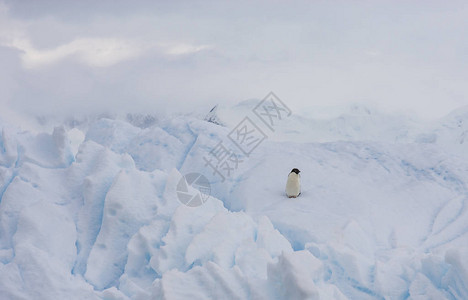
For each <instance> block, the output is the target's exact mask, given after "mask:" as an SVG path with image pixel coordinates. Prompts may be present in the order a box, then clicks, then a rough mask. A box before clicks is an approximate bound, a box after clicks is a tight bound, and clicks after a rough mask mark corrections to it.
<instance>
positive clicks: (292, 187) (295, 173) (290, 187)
mask: <svg viewBox="0 0 468 300" xmlns="http://www.w3.org/2000/svg"><path fill="white" fill-rule="evenodd" d="M299 172H301V171H299V169H296V168H294V169H292V171H291V173H289V175H288V181H287V182H286V195H287V196H288V197H289V198H296V197H297V196H299V195H300V194H301V175H299Z"/></svg>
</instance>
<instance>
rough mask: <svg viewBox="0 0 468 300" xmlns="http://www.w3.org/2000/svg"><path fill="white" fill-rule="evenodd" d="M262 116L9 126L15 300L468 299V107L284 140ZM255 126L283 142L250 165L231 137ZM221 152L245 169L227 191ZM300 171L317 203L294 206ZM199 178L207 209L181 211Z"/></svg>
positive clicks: (6, 199)
mask: <svg viewBox="0 0 468 300" xmlns="http://www.w3.org/2000/svg"><path fill="white" fill-rule="evenodd" d="M256 103H258V101H256V100H249V101H246V102H242V103H240V104H238V105H236V106H234V107H232V108H227V107H216V109H215V110H214V111H212V112H210V113H209V117H210V119H212V120H217V123H222V124H224V125H225V126H220V125H219V124H215V123H213V122H207V121H205V120H203V116H202V117H200V118H199V117H197V116H193V115H192V116H191V115H179V116H171V117H168V118H167V119H162V118H154V117H151V116H140V117H138V116H134V117H131V118H130V117H129V116H126V117H123V118H120V117H115V118H114V117H109V116H108V117H102V118H89V123H86V122H84V123H80V124H79V126H72V125H70V124H72V123H73V122H62V123H60V122H59V124H56V126H55V127H54V128H53V129H50V130H49V129H46V128H44V129H43V130H42V131H41V129H40V128H36V130H37V132H32V131H23V130H21V129H19V128H18V127H15V126H17V125H18V124H5V123H1V124H0V126H1V127H2V128H1V129H2V131H1V132H2V134H1V138H0V295H2V297H1V298H2V299H3V298H5V299H186V298H194V299H221V298H222V299H408V298H410V299H466V298H468V288H467V287H468V255H467V253H468V209H467V206H466V201H467V199H468V189H467V186H466V183H467V180H468V162H467V161H468V160H467V158H468V154H467V153H468V148H467V147H468V144H467V143H466V141H465V137H466V132H467V130H468V129H465V128H467V127H466V125H465V124H466V123H467V122H468V114H467V113H466V111H467V110H466V108H461V109H459V110H458V111H455V112H453V113H452V114H450V115H448V116H446V117H445V118H443V119H440V120H434V121H418V120H415V119H412V118H411V117H410V116H406V115H396V114H385V113H382V112H378V111H376V110H373V109H369V108H366V107H363V106H351V107H348V108H345V109H344V110H343V111H342V112H341V113H337V112H336V111H332V112H330V113H328V114H324V113H323V112H320V113H316V114H313V113H306V112H305V111H304V112H300V113H299V114H293V115H292V116H290V117H289V118H286V119H284V120H282V122H281V123H279V124H278V126H277V127H275V131H274V132H273V131H271V130H269V129H268V127H267V126H265V124H262V122H261V121H260V120H258V118H257V119H255V118H256V116H255V115H254V114H253V113H252V111H251V110H252V109H253V108H254V107H255V105H256ZM246 116H248V117H249V118H251V120H254V121H255V122H256V125H257V126H259V128H261V130H262V131H264V133H265V134H266V135H267V139H266V140H265V141H263V142H262V143H261V144H260V145H259V146H258V147H257V148H255V149H254V150H253V151H252V153H251V154H250V155H249V156H246V155H242V152H241V151H240V150H239V149H238V148H236V145H235V144H234V143H233V141H232V140H230V139H229V138H228V135H229V133H230V131H231V130H232V128H234V127H235V126H236V125H237V123H238V122H240V121H241V120H242V119H244V117H246ZM0 119H1V118H0ZM218 121H219V122H218ZM220 142H222V143H223V145H225V146H226V147H227V148H229V149H231V150H233V151H237V153H238V154H239V158H240V162H239V164H238V167H237V169H235V170H233V171H232V173H231V174H230V176H227V177H226V178H225V180H222V179H221V178H220V177H219V176H218V175H217V174H216V173H215V172H213V170H212V169H211V168H210V167H209V166H207V164H206V161H205V160H204V157H206V156H207V155H209V153H210V151H212V149H213V148H214V147H216V145H219V143H220ZM292 168H299V169H300V170H301V181H302V194H301V195H300V196H299V197H298V198H295V199H288V198H287V197H286V196H285V192H284V187H285V184H286V178H287V175H288V174H289V172H290V170H291V169H292ZM191 172H198V173H201V174H203V175H204V176H206V177H207V178H208V180H209V182H210V183H211V197H210V198H209V199H208V201H207V202H206V203H204V204H203V205H201V206H197V207H189V206H185V205H183V204H181V203H180V202H179V201H178V198H177V192H176V187H177V184H178V182H179V181H180V180H182V178H183V175H185V174H187V173H191Z"/></svg>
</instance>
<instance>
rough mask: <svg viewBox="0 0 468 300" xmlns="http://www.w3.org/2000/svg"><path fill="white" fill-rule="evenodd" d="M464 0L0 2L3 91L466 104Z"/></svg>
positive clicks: (26, 104) (46, 95) (23, 99)
mask: <svg viewBox="0 0 468 300" xmlns="http://www.w3.org/2000/svg"><path fill="white" fill-rule="evenodd" d="M466 3H468V2H467V1H405V2H404V3H403V1H294V2H293V1H257V2H251V1H230V2H227V1H226V2H224V1H203V2H195V1H182V2H173V1H159V2H154V1H147V2H143V1H138V2H136V1H87V0H85V1H83V0H81V1H25V0H20V1H4V0H0V104H1V106H2V107H3V108H4V109H6V108H7V107H8V108H11V109H14V110H15V111H20V112H24V113H34V114H50V113H52V114H64V113H65V114H73V113H85V112H93V113H94V112H105V111H111V112H127V111H131V112H154V113H157V112H161V111H162V110H163V108H164V107H167V108H168V109H169V110H183V111H190V110H191V109H193V108H194V107H200V106H207V107H210V106H211V105H213V104H216V103H224V104H229V103H236V102H239V101H242V100H246V99H249V98H262V97H263V96H265V95H266V94H267V93H268V92H269V91H274V92H275V93H276V94H277V95H278V96H279V97H280V98H281V99H282V100H283V101H284V102H286V103H287V104H288V105H289V106H290V107H291V108H292V109H293V111H294V110H300V109H301V108H303V107H305V106H311V105H337V104H344V103H351V102H352V103H355V102H359V103H370V104H372V105H374V106H377V107H380V108H382V109H387V110H395V109H397V110H405V111H414V112H416V113H417V114H419V115H420V116H423V117H438V116H442V115H444V114H446V113H448V112H449V111H451V110H452V109H455V108H457V107H459V106H463V105H467V104H468V5H467V4H466Z"/></svg>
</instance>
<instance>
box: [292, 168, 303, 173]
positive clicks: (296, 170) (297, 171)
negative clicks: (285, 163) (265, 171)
mask: <svg viewBox="0 0 468 300" xmlns="http://www.w3.org/2000/svg"><path fill="white" fill-rule="evenodd" d="M292 172H294V173H296V174H299V172H301V171H299V169H296V168H294V169H292V171H291V173H292Z"/></svg>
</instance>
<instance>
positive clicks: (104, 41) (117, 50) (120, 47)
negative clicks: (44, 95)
mask: <svg viewBox="0 0 468 300" xmlns="http://www.w3.org/2000/svg"><path fill="white" fill-rule="evenodd" d="M5 46H9V47H13V48H16V49H18V50H20V51H21V52H22V54H21V58H22V62H23V64H24V66H25V67H26V68H37V67H40V66H43V65H48V64H52V63H57V62H59V61H61V60H63V59H65V58H67V57H71V56H75V57H76V58H77V59H78V60H79V61H81V62H83V63H85V64H87V65H89V66H93V67H108V66H111V65H114V64H116V63H119V62H121V61H124V60H127V59H130V58H134V57H137V56H138V55H139V54H141V53H142V52H143V50H144V47H141V46H140V45H138V44H135V43H134V42H131V41H126V40H122V39H111V38H78V39H75V40H73V41H71V42H69V43H67V44H64V45H61V46H59V47H56V48H53V49H47V50H39V49H37V48H35V47H34V46H32V45H31V42H30V41H29V40H26V39H16V40H14V41H13V42H12V43H11V44H8V45H5Z"/></svg>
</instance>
